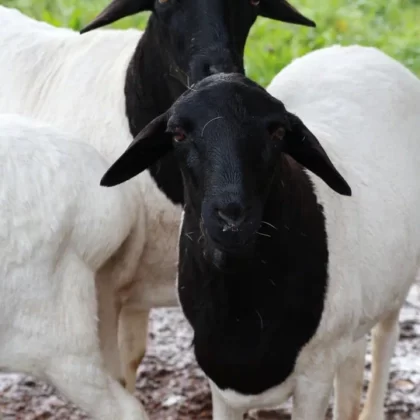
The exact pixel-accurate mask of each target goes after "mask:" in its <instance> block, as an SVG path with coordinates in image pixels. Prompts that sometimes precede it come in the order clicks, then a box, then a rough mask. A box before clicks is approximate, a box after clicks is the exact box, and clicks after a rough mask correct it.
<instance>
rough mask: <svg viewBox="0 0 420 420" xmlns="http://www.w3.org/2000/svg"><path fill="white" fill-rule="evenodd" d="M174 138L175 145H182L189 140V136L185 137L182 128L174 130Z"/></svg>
mask: <svg viewBox="0 0 420 420" xmlns="http://www.w3.org/2000/svg"><path fill="white" fill-rule="evenodd" d="M172 138H173V139H174V142H175V143H180V142H182V141H184V140H185V139H186V138H187V136H186V135H185V132H184V131H183V130H182V129H181V128H177V129H175V130H174V133H173V135H172Z"/></svg>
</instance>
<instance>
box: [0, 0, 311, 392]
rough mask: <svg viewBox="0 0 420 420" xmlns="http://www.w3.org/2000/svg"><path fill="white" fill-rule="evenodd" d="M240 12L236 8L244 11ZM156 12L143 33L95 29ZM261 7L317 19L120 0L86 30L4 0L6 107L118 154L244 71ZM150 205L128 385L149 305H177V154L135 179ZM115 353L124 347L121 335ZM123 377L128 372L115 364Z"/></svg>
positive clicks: (275, 4) (256, 5) (123, 325)
mask: <svg viewBox="0 0 420 420" xmlns="http://www.w3.org/2000/svg"><path fill="white" fill-rule="evenodd" d="M239 9H240V10H241V13H237V10H239ZM142 10H149V11H152V13H151V15H150V18H149V21H148V25H147V28H146V30H145V31H144V33H142V32H141V31H137V30H124V31H123V30H101V29H99V30H94V31H92V32H89V31H91V30H92V29H94V28H99V27H101V26H104V25H106V24H108V23H112V22H114V21H116V20H118V19H120V18H122V17H124V16H128V15H130V14H133V13H137V12H140V11H142ZM258 15H263V16H265V17H268V18H272V19H277V20H282V21H286V22H290V23H297V24H301V25H308V26H314V23H313V22H312V21H310V20H309V19H306V18H305V17H303V16H302V15H301V14H300V13H299V12H298V11H297V10H296V9H294V8H293V7H292V6H291V5H289V4H288V2H287V1H286V0H263V1H261V2H249V1H245V2H244V1H243V0H233V1H229V2H226V1H225V0H185V1H184V0H183V2H182V5H180V3H179V2H164V1H156V0H113V1H112V3H111V4H110V6H109V7H107V8H106V9H105V10H104V12H102V13H101V14H100V15H99V16H98V17H97V18H96V19H95V20H94V21H93V22H92V23H91V24H89V25H88V26H87V27H86V28H84V29H83V31H82V32H83V35H81V34H79V33H77V32H75V31H72V30H69V29H64V28H55V27H53V26H51V25H48V24H46V23H43V22H38V21H35V20H33V19H31V18H29V17H27V16H24V15H23V14H21V13H20V12H18V11H17V10H13V9H9V8H6V7H2V6H0V80H1V83H0V112H16V113H19V114H23V115H27V116H30V117H33V118H36V119H40V120H42V121H46V122H51V123H53V124H55V125H56V126H57V127H58V128H59V129H64V130H66V131H71V132H73V133H75V134H77V136H78V138H80V139H81V140H83V139H86V141H88V142H89V143H90V144H92V145H93V146H94V147H95V148H96V149H97V150H98V151H99V152H100V153H101V154H102V155H103V156H105V158H107V159H112V160H114V159H116V158H117V156H119V155H120V154H121V153H122V152H123V150H124V149H125V148H126V147H127V145H128V144H129V143H130V142H131V141H132V140H133V136H135V135H136V134H137V133H138V132H139V131H140V130H141V129H142V128H143V127H144V126H145V125H146V124H147V123H148V122H150V121H151V120H152V119H153V118H154V117H156V116H157V115H159V114H160V113H162V112H164V111H165V110H166V109H167V108H168V107H169V106H170V105H171V104H172V103H173V101H174V100H175V99H176V98H177V97H178V96H179V95H180V94H181V93H182V92H183V91H185V89H187V86H188V85H190V84H191V83H194V82H196V81H198V80H200V79H201V78H202V77H204V76H206V75H208V74H211V73H215V72H219V71H225V72H230V71H239V72H242V71H243V49H244V45H245V41H246V38H247V35H248V32H249V29H250V27H251V26H252V24H253V22H254V21H255V19H256V18H257V16H258ZM135 183H136V185H137V186H138V189H139V194H141V193H143V194H144V197H145V199H146V205H147V208H146V210H147V232H146V246H145V250H144V253H143V255H142V256H141V266H142V273H140V277H139V278H138V279H137V280H138V281H136V282H133V283H132V285H131V287H127V288H126V289H124V296H123V299H124V304H123V306H122V309H121V314H120V315H121V316H120V328H119V336H120V341H121V352H122V365H123V370H124V374H123V376H124V377H125V381H126V382H127V389H129V390H130V391H134V385H135V374H136V367H137V364H138V363H139V361H140V360H141V359H142V357H143V355H144V352H145V348H146V341H145V338H146V335H147V320H148V313H149V310H150V308H152V307H156V306H174V305H177V300H176V293H175V288H174V278H175V274H176V261H177V254H176V244H177V239H178V229H179V220H180V215H181V204H182V203H183V193H182V192H183V190H182V179H181V175H180V172H179V170H178V168H177V166H176V163H175V160H174V158H173V157H172V156H168V157H167V158H165V159H162V160H161V161H159V162H157V163H156V165H154V166H153V167H152V168H150V172H147V173H145V174H144V175H143V176H141V177H139V179H138V180H136V181H135ZM108 344H109V345H107V348H108V349H109V353H110V354H111V353H113V352H115V351H116V350H115V346H114V345H113V343H112V341H109V342H108ZM112 373H113V375H114V377H120V376H121V373H120V372H119V368H118V366H117V365H115V369H113V372H112Z"/></svg>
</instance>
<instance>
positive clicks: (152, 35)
mask: <svg viewBox="0 0 420 420" xmlns="http://www.w3.org/2000/svg"><path fill="white" fill-rule="evenodd" d="M155 19H156V18H155V17H154V16H153V15H151V16H150V18H149V22H148V24H147V28H146V30H145V32H144V34H143V36H142V37H141V39H140V42H139V43H138V45H137V48H136V50H135V52H134V55H133V57H132V59H131V61H130V64H129V66H128V70H127V76H126V82H125V91H124V93H125V98H126V113H127V117H128V121H129V126H130V131H131V134H132V135H133V137H134V136H136V135H137V134H138V133H139V131H140V130H141V129H142V128H143V127H144V126H145V125H146V124H148V123H149V122H150V121H151V120H153V119H154V118H155V117H157V116H158V115H160V114H162V113H163V112H165V111H166V110H167V109H168V108H169V107H170V106H171V105H172V103H173V102H174V101H175V100H176V99H177V98H178V97H179V96H180V95H181V94H182V93H183V92H184V91H185V89H186V88H185V86H184V85H183V84H182V82H180V81H179V78H178V79H177V78H176V76H178V75H177V72H179V69H178V68H176V67H175V66H173V65H171V64H170V60H169V59H168V56H167V55H166V53H165V51H164V50H163V49H162V45H164V43H160V42H159V32H158V30H157V29H156V27H157V22H156V20H155ZM149 170H150V173H151V175H152V177H153V178H154V180H155V182H156V183H157V185H158V187H159V188H160V189H161V190H162V191H163V192H164V193H165V195H166V196H167V197H168V198H169V199H170V200H171V201H172V202H173V203H175V204H183V202H184V197H183V186H182V177H181V173H180V170H179V168H178V165H177V163H176V161H175V157H174V156H173V154H172V153H170V154H168V155H167V156H165V157H164V158H162V159H161V160H160V161H158V162H157V163H156V164H155V165H153V166H152V167H151V168H150V169H149Z"/></svg>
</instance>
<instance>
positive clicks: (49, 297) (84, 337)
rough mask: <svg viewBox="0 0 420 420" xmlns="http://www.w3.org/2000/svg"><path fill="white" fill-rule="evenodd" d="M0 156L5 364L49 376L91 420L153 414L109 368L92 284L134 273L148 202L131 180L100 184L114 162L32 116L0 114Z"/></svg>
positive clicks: (133, 419) (1, 358)
mask: <svg viewBox="0 0 420 420" xmlns="http://www.w3.org/2000/svg"><path fill="white" fill-rule="evenodd" d="M0 161H1V164H0V174H1V179H2V188H1V196H0V202H1V206H0V214H1V217H0V220H1V229H0V232H1V237H0V245H1V254H0V261H1V263H0V368H1V369H3V370H4V369H6V370H11V371H19V372H23V373H27V374H32V375H34V376H37V377H38V378H41V379H43V380H46V381H48V382H50V383H51V384H52V385H54V386H55V387H56V388H57V389H58V390H59V391H60V392H61V393H62V394H63V395H64V396H66V397H67V398H68V399H69V400H71V401H72V402H73V403H75V404H76V405H78V406H79V407H80V408H82V409H84V410H85V411H86V412H87V413H89V414H90V415H91V416H92V418H93V419H95V420H115V419H121V420H147V419H148V416H147V414H146V412H145V411H144V408H143V407H142V405H141V404H140V403H139V401H137V399H136V398H135V397H134V396H133V395H131V394H130V393H129V392H128V391H127V390H125V389H124V388H123V387H122V386H121V385H120V384H119V383H118V382H117V381H116V380H115V379H114V378H113V377H112V376H111V375H110V373H109V372H108V370H106V368H105V364H104V363H105V361H104V358H103V355H102V353H101V348H100V343H99V337H98V328H99V329H101V328H104V327H105V328H106V327H107V326H106V325H104V322H103V321H104V320H103V319H100V320H99V326H98V325H97V324H98V320H97V315H98V314H97V312H98V308H97V296H96V293H97V292H96V286H95V282H96V283H98V284H99V283H100V282H102V283H105V288H106V287H108V286H109V285H107V284H106V283H113V284H114V285H115V286H116V287H118V285H120V286H124V285H125V284H126V283H127V281H128V280H131V278H132V277H133V276H135V275H136V270H137V262H138V261H137V259H136V258H135V256H136V255H137V254H138V253H139V248H140V249H141V247H142V242H143V241H144V238H143V236H144V223H145V220H144V217H142V214H144V212H142V209H143V205H142V202H141V201H140V200H139V199H138V198H136V194H135V193H134V194H133V192H132V191H131V190H132V185H125V186H123V187H124V188H121V189H115V190H114V191H111V192H109V191H108V192H107V191H105V190H104V189H103V188H101V187H100V186H99V180H100V176H101V175H102V174H103V172H104V171H105V170H106V168H107V167H108V166H109V164H108V163H107V162H106V161H105V159H104V158H103V157H101V156H100V155H99V153H98V152H97V151H95V149H94V148H93V147H92V146H89V145H88V144H86V143H84V142H77V141H76V136H73V135H70V134H68V133H66V132H64V131H61V130H58V129H56V128H54V127H52V126H50V125H49V124H45V123H41V122H38V121H35V120H32V119H30V118H27V117H23V116H19V115H13V114H2V115H0ZM135 208H137V209H139V212H138V215H137V214H136V212H135V211H134V209H135ZM99 286H100V284H99ZM100 288H101V287H99V289H100Z"/></svg>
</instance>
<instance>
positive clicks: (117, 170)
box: [101, 113, 172, 187]
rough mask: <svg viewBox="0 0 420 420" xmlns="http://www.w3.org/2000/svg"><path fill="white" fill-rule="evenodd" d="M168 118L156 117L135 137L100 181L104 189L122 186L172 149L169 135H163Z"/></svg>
mask: <svg viewBox="0 0 420 420" xmlns="http://www.w3.org/2000/svg"><path fill="white" fill-rule="evenodd" d="M167 121H168V116H167V114H166V113H164V114H162V115H160V116H158V117H156V118H155V119H154V120H153V121H151V122H150V123H149V124H148V125H146V127H144V128H143V130H141V131H140V133H139V134H138V135H137V136H136V138H135V139H134V140H133V142H132V143H131V144H130V146H128V148H127V150H126V151H125V152H124V153H123V154H122V155H121V156H120V157H119V158H118V159H117V160H116V161H115V162H114V163H113V164H112V165H111V167H110V168H109V169H108V170H107V171H106V172H105V174H104V176H103V177H102V179H101V185H102V186H104V187H113V186H115V185H119V184H122V183H123V182H125V181H128V180H129V179H131V178H133V177H134V176H136V175H138V174H139V173H141V172H143V171H144V170H146V169H147V168H149V166H151V165H152V164H153V163H155V162H156V161H157V160H159V159H160V158H161V157H163V156H164V155H165V154H166V153H168V152H169V151H170V150H171V149H172V141H171V136H170V134H169V133H165V130H166V123H167Z"/></svg>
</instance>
